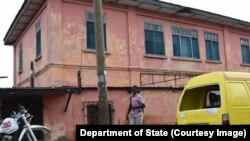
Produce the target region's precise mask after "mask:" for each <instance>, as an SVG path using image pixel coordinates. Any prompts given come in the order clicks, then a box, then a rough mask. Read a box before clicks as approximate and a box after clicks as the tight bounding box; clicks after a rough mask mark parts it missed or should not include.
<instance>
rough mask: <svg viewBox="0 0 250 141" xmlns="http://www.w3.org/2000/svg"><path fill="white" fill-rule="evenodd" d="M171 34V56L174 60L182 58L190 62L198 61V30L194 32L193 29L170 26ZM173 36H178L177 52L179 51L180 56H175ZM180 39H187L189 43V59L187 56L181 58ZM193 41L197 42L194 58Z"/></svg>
mask: <svg viewBox="0 0 250 141" xmlns="http://www.w3.org/2000/svg"><path fill="white" fill-rule="evenodd" d="M171 34H172V47H173V56H174V58H176V57H177V58H184V59H188V60H190V59H192V60H200V46H199V36H198V30H195V29H189V28H182V27H175V26H172V27H171ZM174 36H178V40H179V44H178V45H179V50H180V55H175V49H174V41H173V40H174ZM182 37H186V38H188V39H189V41H190V48H191V49H190V51H191V57H189V56H183V55H182V54H183V53H182V48H183V47H182V41H181V38H182ZM194 39H196V40H197V49H198V50H197V51H198V52H197V53H198V56H197V57H195V52H194V48H195V46H194V43H193V42H194V41H193V40H194Z"/></svg>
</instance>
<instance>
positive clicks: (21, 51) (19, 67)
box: [18, 42, 23, 74]
mask: <svg viewBox="0 0 250 141" xmlns="http://www.w3.org/2000/svg"><path fill="white" fill-rule="evenodd" d="M18 57H19V58H18V65H19V66H18V71H19V72H18V73H19V74H21V73H22V72H23V43H22V42H21V43H20V44H19V46H18Z"/></svg>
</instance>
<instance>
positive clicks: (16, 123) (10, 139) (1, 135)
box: [0, 105, 50, 141]
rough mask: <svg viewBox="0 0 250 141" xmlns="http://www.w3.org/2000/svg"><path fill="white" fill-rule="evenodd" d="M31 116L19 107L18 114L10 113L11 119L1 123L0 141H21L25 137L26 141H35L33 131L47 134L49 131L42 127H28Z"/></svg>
mask: <svg viewBox="0 0 250 141" xmlns="http://www.w3.org/2000/svg"><path fill="white" fill-rule="evenodd" d="M32 118H33V116H32V115H30V114H29V113H28V111H27V110H26V109H25V108H24V107H23V106H21V105H19V107H18V112H17V113H16V112H14V111H13V112H12V115H11V117H8V118H5V119H4V120H2V121H1V123H0V124H1V126H0V140H1V141H22V140H23V139H24V138H25V137H26V139H27V140H28V141H37V137H36V135H35V134H34V131H35V130H40V131H43V132H45V133H49V132H50V129H49V128H47V127H45V126H42V125H30V123H31V120H32Z"/></svg>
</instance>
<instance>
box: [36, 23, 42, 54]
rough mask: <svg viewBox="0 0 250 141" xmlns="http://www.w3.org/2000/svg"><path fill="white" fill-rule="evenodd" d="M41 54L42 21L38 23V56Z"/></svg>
mask: <svg viewBox="0 0 250 141" xmlns="http://www.w3.org/2000/svg"><path fill="white" fill-rule="evenodd" d="M39 55H41V21H38V22H37V23H36V57H38V56H39Z"/></svg>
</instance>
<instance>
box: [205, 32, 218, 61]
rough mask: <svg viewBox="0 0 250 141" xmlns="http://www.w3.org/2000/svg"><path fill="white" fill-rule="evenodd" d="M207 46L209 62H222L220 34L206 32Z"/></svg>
mask: <svg viewBox="0 0 250 141" xmlns="http://www.w3.org/2000/svg"><path fill="white" fill-rule="evenodd" d="M205 44H206V57H207V60H212V61H214V60H215V61H218V60H220V51H219V43H218V34H215V33H209V32H205Z"/></svg>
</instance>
